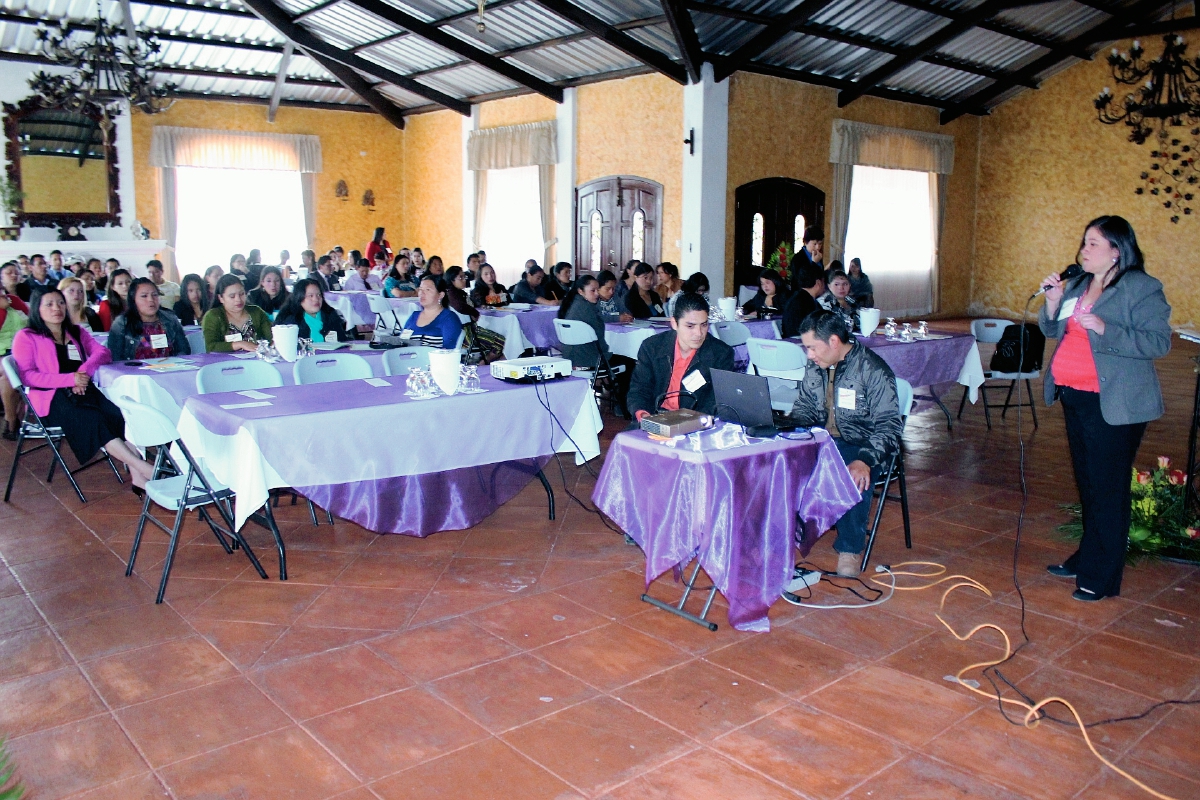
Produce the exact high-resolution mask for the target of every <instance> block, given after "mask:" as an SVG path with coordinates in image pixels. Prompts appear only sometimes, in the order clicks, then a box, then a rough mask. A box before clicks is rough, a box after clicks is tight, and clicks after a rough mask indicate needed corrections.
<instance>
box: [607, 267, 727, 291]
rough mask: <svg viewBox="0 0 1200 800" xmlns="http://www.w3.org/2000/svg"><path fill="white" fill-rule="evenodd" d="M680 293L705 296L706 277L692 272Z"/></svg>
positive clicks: (707, 285)
mask: <svg viewBox="0 0 1200 800" xmlns="http://www.w3.org/2000/svg"><path fill="white" fill-rule="evenodd" d="M602 274H603V273H602ZM680 291H682V292H683V293H684V294H707V293H708V291H709V283H708V276H707V275H705V274H704V273H703V272H693V273H692V274H691V275H689V276H688V278H687V280H686V281H684V282H683V286H682V287H680Z"/></svg>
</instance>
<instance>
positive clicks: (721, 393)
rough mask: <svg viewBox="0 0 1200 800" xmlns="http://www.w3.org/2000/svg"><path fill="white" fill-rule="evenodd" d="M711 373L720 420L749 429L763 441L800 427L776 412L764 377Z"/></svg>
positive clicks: (719, 371)
mask: <svg viewBox="0 0 1200 800" xmlns="http://www.w3.org/2000/svg"><path fill="white" fill-rule="evenodd" d="M711 374H712V382H713V393H714V394H715V395H716V399H717V417H718V418H720V419H723V420H725V421H727V422H736V423H737V424H739V425H743V426H745V428H746V434H747V435H749V436H756V437H763V438H769V437H771V436H774V435H775V434H777V433H782V432H783V431H790V430H793V429H794V428H795V427H796V426H795V424H793V423H791V421H790V418H789V417H787V416H785V415H783V414H775V413H774V412H773V411H772V409H771V389H770V387H769V386H768V384H767V379H766V378H765V377H763V376H762V375H747V374H746V373H743V372H730V371H728V370H723V369H714V370H712V372H711Z"/></svg>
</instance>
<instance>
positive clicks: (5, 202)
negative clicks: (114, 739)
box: [0, 180, 25, 800]
mask: <svg viewBox="0 0 1200 800" xmlns="http://www.w3.org/2000/svg"><path fill="white" fill-rule="evenodd" d="M24 199H25V193H24V192H22V191H21V189H20V188H19V187H18V186H17V185H16V184H15V183H13V182H12V181H9V180H3V181H0V208H3V209H4V210H5V211H7V212H8V213H10V214H12V213H15V212H17V211H20V210H21V202H22V201H23V200H24ZM0 800H2V798H0Z"/></svg>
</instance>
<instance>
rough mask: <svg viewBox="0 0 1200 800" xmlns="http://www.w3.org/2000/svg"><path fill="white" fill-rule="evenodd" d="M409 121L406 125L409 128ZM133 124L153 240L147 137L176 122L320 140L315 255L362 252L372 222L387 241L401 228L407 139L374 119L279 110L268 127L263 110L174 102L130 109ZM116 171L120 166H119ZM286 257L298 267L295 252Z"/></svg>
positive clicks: (142, 203)
mask: <svg viewBox="0 0 1200 800" xmlns="http://www.w3.org/2000/svg"><path fill="white" fill-rule="evenodd" d="M413 121H415V120H410V122H409V125H410V127H411V126H412V122H413ZM132 122H133V155H134V165H133V171H134V181H135V191H136V192H137V218H138V219H140V220H141V221H142V224H144V225H146V226H147V227H148V228H150V232H151V235H153V236H158V235H160V234H161V233H162V221H161V218H160V217H159V200H158V175H157V174H156V173H157V170H155V169H154V168H153V167H151V166H150V165H149V164H150V161H149V158H150V139H151V136H152V135H153V129H154V126H156V125H177V126H181V127H188V128H214V129H219V130H243V131H263V132H267V133H303V134H313V135H316V136H320V137H321V159H322V162H323V165H324V171H323V172H321V173H319V174H318V175H317V178H316V209H315V212H316V223H317V224H316V232H315V234H316V241H315V242H314V243H313V244H314V247H313V249H314V250H316V251H317V252H318V253H321V252H324V251H328V250H329V249H330V248H332V247H333V246H334V245H335V244H340V245H342V246H343V247H345V248H346V249H347V250H350V249H357V250H361V249H363V248H365V247H366V244H367V242H369V241H370V240H371V234H372V233H374V231H375V227H376V226H378V225H383V226H385V227H387V228H389V229H391V231H390V232H389V233H388V238H389V240H390V241H391V242H392V243H393V244H396V236H395V231H397V230H399V229H400V228H401V220H402V219H403V211H404V195H403V187H402V185H401V183H400V179H401V175H402V174H403V169H404V142H405V134H404V133H403V132H401V131H399V130H397V129H396V128H395V127H393V126H392V124H391V123H389V122H388V121H386V120H385V119H383V118H382V117H380V116H378V115H376V114H362V113H358V112H354V111H325V110H319V109H307V108H288V107H286V106H284V107H282V108H280V109H279V113H278V114H277V115H276V117H275V123H274V124H271V123H269V122H267V109H266V107H265V106H260V105H249V104H242V103H222V102H216V101H210V100H180V101H178V102H176V103H175V105H173V106H172V107H171V108H170V109H169V110H167V111H164V112H162V113H161V114H155V115H153V116H147V115H145V114H142V113H140V112H134V114H133V120H132ZM120 167H121V169H126V165H124V164H122V165H120ZM339 180H345V181H346V184H347V185H348V186H349V188H350V199H349V200H346V201H342V200H338V199H337V198H336V197H335V195H334V188H335V187H336V186H337V182H338V181H339ZM367 189H372V190H374V192H375V210H374V211H369V210H367V208H366V207H365V206H363V205H362V196H363V192H364V191H366V190H367ZM292 255H293V258H294V259H295V260H296V262H298V261H299V254H296V253H293V254H292Z"/></svg>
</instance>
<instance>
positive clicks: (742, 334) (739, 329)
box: [708, 320, 750, 347]
mask: <svg viewBox="0 0 1200 800" xmlns="http://www.w3.org/2000/svg"><path fill="white" fill-rule="evenodd" d="M708 329H709V331H711V332H712V334H713V335H714V336H716V337H717V338H718V339H720V340H721V341H722V342H724V343H725V344H727V345H729V346H730V347H737V346H738V345H739V344H745V343H746V341H747V340H748V339H749V338H750V328H749V326H747V325H746V323H744V322H738V321H736V320H729V321H722V322H714V323H712V324H711V325H709V327H708Z"/></svg>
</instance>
